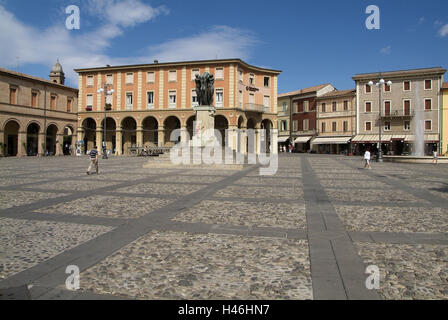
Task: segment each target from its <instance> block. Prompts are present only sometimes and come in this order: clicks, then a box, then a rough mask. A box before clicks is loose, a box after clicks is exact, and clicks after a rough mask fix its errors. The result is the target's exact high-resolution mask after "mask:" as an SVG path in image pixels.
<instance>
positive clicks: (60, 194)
mask: <svg viewBox="0 0 448 320" xmlns="http://www.w3.org/2000/svg"><path fill="white" fill-rule="evenodd" d="M146 162H147V160H145V159H142V158H128V157H122V158H116V157H113V158H111V159H108V160H100V174H99V175H91V176H87V175H86V169H87V166H88V159H87V158H76V157H52V158H22V159H12V158H7V159H5V158H1V159H0V169H1V173H0V240H1V245H0V293H1V292H2V290H11V288H16V287H21V286H23V285H32V287H31V286H29V288H30V289H29V296H31V298H33V299H75V298H76V299H85V298H88V299H101V298H126V299H129V298H130V299H206V300H207V299H255V300H257V299H268V300H269V299H286V300H290V299H448V274H447V270H448V255H447V254H448V184H447V183H446V182H445V181H446V179H448V173H447V171H446V169H447V166H446V165H438V166H435V165H417V164H391V163H382V164H377V163H373V169H372V170H365V169H364V168H363V164H362V162H361V159H360V158H359V157H342V156H321V155H296V154H293V155H290V154H286V155H285V154H282V155H280V158H279V170H278V172H277V174H276V175H275V176H272V177H271V176H269V177H261V176H260V175H259V170H258V169H259V167H257V166H246V167H244V168H243V169H241V170H216V169H210V168H202V169H193V168H164V169H151V168H143V165H144V164H145V163H146ZM68 265H77V266H78V267H79V268H80V271H81V275H80V282H81V289H80V290H79V291H77V292H76V293H73V292H71V291H67V290H65V281H66V278H67V276H68V275H67V274H66V273H65V269H66V267H67V266H68ZM369 265H376V266H378V267H379V269H380V288H379V289H378V290H368V289H367V288H366V286H365V281H366V279H367V276H368V275H367V274H365V269H366V267H367V266H369Z"/></svg>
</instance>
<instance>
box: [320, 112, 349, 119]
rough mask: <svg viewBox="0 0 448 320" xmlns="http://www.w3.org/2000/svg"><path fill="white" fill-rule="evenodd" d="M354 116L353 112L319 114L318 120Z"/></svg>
mask: <svg viewBox="0 0 448 320" xmlns="http://www.w3.org/2000/svg"><path fill="white" fill-rule="evenodd" d="M354 115H355V111H335V112H319V114H318V118H335V117H351V116H354Z"/></svg>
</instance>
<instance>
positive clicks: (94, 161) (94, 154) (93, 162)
mask: <svg viewBox="0 0 448 320" xmlns="http://www.w3.org/2000/svg"><path fill="white" fill-rule="evenodd" d="M93 166H94V167H95V169H96V174H98V148H97V146H95V147H94V148H93V150H91V151H90V165H89V168H88V169H87V175H90V171H91V170H92V167H93Z"/></svg>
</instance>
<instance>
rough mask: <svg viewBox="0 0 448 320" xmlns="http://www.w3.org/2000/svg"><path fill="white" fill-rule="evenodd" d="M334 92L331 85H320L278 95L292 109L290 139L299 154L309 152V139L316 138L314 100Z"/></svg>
mask: <svg viewBox="0 0 448 320" xmlns="http://www.w3.org/2000/svg"><path fill="white" fill-rule="evenodd" d="M334 90H336V89H335V88H334V87H333V86H332V85H331V84H322V85H318V86H314V87H310V88H305V89H302V90H298V91H292V92H288V93H284V94H281V95H279V98H280V99H283V100H284V99H288V98H289V105H290V106H291V108H292V111H291V112H292V114H291V137H292V139H291V140H292V143H293V144H294V145H295V149H296V150H298V151H301V152H304V151H308V150H311V144H310V142H311V139H312V138H313V137H315V136H316V133H317V130H316V129H317V128H316V116H317V112H316V111H317V109H316V105H317V104H316V98H317V97H320V96H321V95H324V94H326V93H328V92H331V91H334Z"/></svg>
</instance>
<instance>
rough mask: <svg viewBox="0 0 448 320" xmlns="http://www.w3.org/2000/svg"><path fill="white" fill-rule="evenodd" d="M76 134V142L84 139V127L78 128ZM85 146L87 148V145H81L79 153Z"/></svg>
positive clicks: (84, 149)
mask: <svg viewBox="0 0 448 320" xmlns="http://www.w3.org/2000/svg"><path fill="white" fill-rule="evenodd" d="M77 135H78V137H77V139H76V142H78V141H82V140H84V129H83V128H82V127H79V128H78V131H77ZM86 148H87V146H82V147H81V153H84V152H85V151H86ZM74 152H75V154H76V148H75V149H74Z"/></svg>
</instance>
